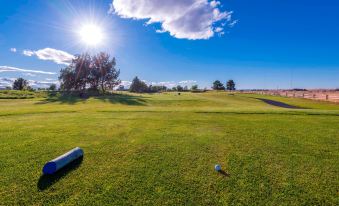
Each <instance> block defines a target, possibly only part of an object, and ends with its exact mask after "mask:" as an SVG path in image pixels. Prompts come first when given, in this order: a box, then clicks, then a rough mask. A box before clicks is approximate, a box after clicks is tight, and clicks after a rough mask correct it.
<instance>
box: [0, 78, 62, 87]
mask: <svg viewBox="0 0 339 206" xmlns="http://www.w3.org/2000/svg"><path fill="white" fill-rule="evenodd" d="M15 80H16V78H6V77H3V78H0V88H6V87H12V85H13V82H14V81H15ZM28 84H29V85H30V86H31V87H33V88H48V87H49V86H51V85H52V84H56V85H59V82H58V81H36V80H28Z"/></svg>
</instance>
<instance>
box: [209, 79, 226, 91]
mask: <svg viewBox="0 0 339 206" xmlns="http://www.w3.org/2000/svg"><path fill="white" fill-rule="evenodd" d="M212 89H213V90H225V87H224V85H223V83H221V81H219V80H215V81H214V82H213V86H212Z"/></svg>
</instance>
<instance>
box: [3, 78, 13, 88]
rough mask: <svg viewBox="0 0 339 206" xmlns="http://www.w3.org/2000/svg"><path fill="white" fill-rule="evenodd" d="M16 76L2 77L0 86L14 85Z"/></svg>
mask: <svg viewBox="0 0 339 206" xmlns="http://www.w3.org/2000/svg"><path fill="white" fill-rule="evenodd" d="M14 80H15V78H5V77H2V78H1V77H0V88H6V87H12V85H13V82H14Z"/></svg>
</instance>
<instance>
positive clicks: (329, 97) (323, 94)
mask: <svg viewBox="0 0 339 206" xmlns="http://www.w3.org/2000/svg"><path fill="white" fill-rule="evenodd" d="M243 92H244V93H252V94H265V95H274V96H285V97H294V98H305V99H312V100H319V101H329V102H336V103H339V91H326V90H314V91H287V90H268V91H243Z"/></svg>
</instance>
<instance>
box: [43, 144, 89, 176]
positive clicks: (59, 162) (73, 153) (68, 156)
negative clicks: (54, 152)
mask: <svg viewBox="0 0 339 206" xmlns="http://www.w3.org/2000/svg"><path fill="white" fill-rule="evenodd" d="M83 155H84V151H83V150H82V149H81V148H80V147H76V148H74V149H72V150H70V151H69V152H67V153H65V154H63V155H61V156H59V157H57V158H55V159H53V160H51V161H49V162H47V163H46V164H45V166H44V168H43V169H42V172H43V173H44V174H45V175H51V174H54V173H55V172H57V171H58V170H60V169H61V168H63V167H65V166H66V165H67V164H69V163H71V162H72V161H74V160H76V159H78V158H79V157H82V156H83Z"/></svg>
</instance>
